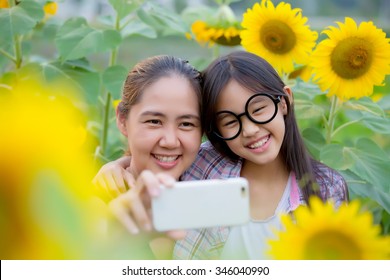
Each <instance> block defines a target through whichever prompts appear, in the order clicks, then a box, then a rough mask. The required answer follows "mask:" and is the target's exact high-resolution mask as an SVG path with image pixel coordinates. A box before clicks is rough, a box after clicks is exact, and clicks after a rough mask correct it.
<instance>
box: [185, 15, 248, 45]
mask: <svg viewBox="0 0 390 280" xmlns="http://www.w3.org/2000/svg"><path fill="white" fill-rule="evenodd" d="M191 31H192V33H193V34H194V35H195V40H196V41H197V42H199V43H200V44H201V45H204V44H206V43H208V44H209V46H212V45H214V44H215V43H216V44H218V45H222V46H237V45H239V44H240V41H241V40H240V31H241V30H240V29H239V27H237V26H235V25H234V24H231V25H230V26H227V27H224V26H218V25H210V24H207V23H206V22H204V21H201V20H197V21H195V22H194V23H193V24H192V26H191Z"/></svg>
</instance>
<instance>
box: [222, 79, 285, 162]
mask: <svg viewBox="0 0 390 280" xmlns="http://www.w3.org/2000/svg"><path fill="white" fill-rule="evenodd" d="M285 91H286V93H288V94H291V92H290V89H289V88H285ZM256 93H261V92H256ZM264 93H265V92H264ZM254 94H255V93H254V92H251V91H249V90H248V89H247V88H245V87H243V86H241V85H240V84H239V83H238V82H237V81H236V80H234V79H231V80H230V81H229V82H228V84H227V85H226V87H225V88H224V89H223V91H222V92H221V94H220V95H219V97H218V100H217V110H216V112H217V113H218V112H221V111H231V112H233V113H235V114H236V115H239V114H242V113H243V112H244V111H245V104H246V102H247V100H248V99H249V98H250V97H251V96H253V95H254ZM277 106H278V111H277V114H276V116H275V118H274V119H273V120H272V121H270V122H269V123H266V124H256V123H254V122H252V121H251V120H250V119H249V118H248V117H247V116H246V115H243V116H241V122H242V130H241V133H240V134H239V135H238V137H237V138H235V139H232V140H227V141H226V143H227V145H228V146H229V148H230V149H231V150H232V151H233V152H234V153H235V154H236V155H238V156H240V157H242V158H244V159H246V160H248V161H250V162H253V163H255V164H258V165H263V164H267V163H270V162H272V161H274V160H275V159H276V158H277V157H278V155H279V151H280V148H281V146H282V143H283V138H284V133H285V122H284V115H286V114H287V105H286V101H285V99H284V98H281V101H280V102H279V103H278V104H277ZM222 115H223V114H222ZM222 121H223V120H222Z"/></svg>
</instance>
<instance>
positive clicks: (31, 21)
mask: <svg viewBox="0 0 390 280" xmlns="http://www.w3.org/2000/svg"><path fill="white" fill-rule="evenodd" d="M43 16H44V12H43V9H42V6H41V5H39V4H38V3H36V2H33V1H23V2H21V3H20V4H19V5H17V6H14V7H12V8H10V9H0V26H1V27H0V32H1V36H0V45H4V46H6V45H9V44H11V43H12V41H13V37H14V36H16V35H23V34H26V33H28V32H29V31H31V30H32V29H33V28H34V27H35V25H36V24H37V23H38V21H40V20H42V18H43Z"/></svg>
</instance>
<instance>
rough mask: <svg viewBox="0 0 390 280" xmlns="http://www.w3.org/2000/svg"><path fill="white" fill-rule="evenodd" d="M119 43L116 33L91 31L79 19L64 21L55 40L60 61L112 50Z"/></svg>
mask: <svg viewBox="0 0 390 280" xmlns="http://www.w3.org/2000/svg"><path fill="white" fill-rule="evenodd" d="M121 41H122V37H121V35H120V33H119V32H118V31H116V30H99V29H93V28H91V27H89V26H87V25H86V23H85V20H83V19H80V18H74V19H73V18H72V19H70V20H68V21H66V22H65V23H64V25H63V26H62V27H61V28H60V29H59V30H58V34H57V36H56V40H55V42H56V45H57V48H58V50H59V53H60V56H61V58H62V61H65V60H71V59H78V58H82V57H85V56H87V55H90V54H92V53H96V52H104V51H108V50H111V49H114V48H116V47H117V46H118V45H119V44H120V43H121Z"/></svg>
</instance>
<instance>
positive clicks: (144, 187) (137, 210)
mask: <svg viewBox="0 0 390 280" xmlns="http://www.w3.org/2000/svg"><path fill="white" fill-rule="evenodd" d="M126 172H127V171H126ZM127 173H128V172H127ZM128 181H129V180H128ZM175 182H176V180H175V179H174V178H173V177H171V176H169V175H166V174H163V173H159V174H154V173H152V172H151V171H149V170H145V171H143V172H142V173H141V174H140V175H139V176H138V178H137V180H136V181H135V182H134V183H132V184H131V186H129V190H128V191H127V192H126V193H123V194H120V195H119V196H118V197H117V198H115V199H113V200H112V201H111V202H110V203H109V208H110V210H111V212H112V214H113V215H114V216H115V217H116V218H117V219H118V220H119V222H120V223H121V224H123V226H124V227H125V228H126V229H127V230H128V231H129V232H130V233H131V234H137V233H139V232H140V231H147V232H149V231H152V230H153V224H152V214H151V213H152V211H151V199H152V198H155V197H158V196H159V195H160V193H161V185H164V186H165V187H166V188H172V187H173V185H174V183H175ZM167 235H168V236H169V237H171V238H173V239H182V238H184V236H185V232H183V231H176V230H173V231H170V232H168V233H167Z"/></svg>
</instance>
